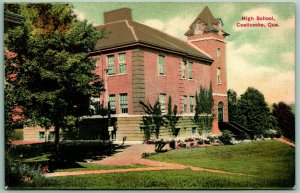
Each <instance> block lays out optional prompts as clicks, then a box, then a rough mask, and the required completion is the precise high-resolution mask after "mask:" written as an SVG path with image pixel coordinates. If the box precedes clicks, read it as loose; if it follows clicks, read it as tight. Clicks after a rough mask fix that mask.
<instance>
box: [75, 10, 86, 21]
mask: <svg viewBox="0 0 300 193" xmlns="http://www.w3.org/2000/svg"><path fill="white" fill-rule="evenodd" d="M73 12H74V14H75V15H76V18H77V19H78V20H79V21H84V20H86V16H85V14H84V13H83V12H81V11H79V10H78V9H73Z"/></svg>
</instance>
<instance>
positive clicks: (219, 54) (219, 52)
mask: <svg viewBox="0 0 300 193" xmlns="http://www.w3.org/2000/svg"><path fill="white" fill-rule="evenodd" d="M220 56H221V48H217V57H220Z"/></svg>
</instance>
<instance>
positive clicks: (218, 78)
mask: <svg viewBox="0 0 300 193" xmlns="http://www.w3.org/2000/svg"><path fill="white" fill-rule="evenodd" d="M217 84H221V68H218V69H217Z"/></svg>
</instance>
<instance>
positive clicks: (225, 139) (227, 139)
mask: <svg viewBox="0 0 300 193" xmlns="http://www.w3.org/2000/svg"><path fill="white" fill-rule="evenodd" d="M231 139H232V133H231V132H230V131H227V130H225V131H223V132H222V135H221V136H219V140H220V142H221V143H223V144H224V145H232V144H233V143H232V141H231Z"/></svg>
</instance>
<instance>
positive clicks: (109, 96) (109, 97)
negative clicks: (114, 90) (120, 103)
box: [108, 94, 117, 111]
mask: <svg viewBox="0 0 300 193" xmlns="http://www.w3.org/2000/svg"><path fill="white" fill-rule="evenodd" d="M112 96H114V98H115V101H114V102H115V104H114V106H115V108H114V109H113V108H112V105H111V101H110V99H111V97H112ZM108 102H109V103H110V108H111V110H114V111H116V110H117V104H116V95H115V94H110V95H108Z"/></svg>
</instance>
